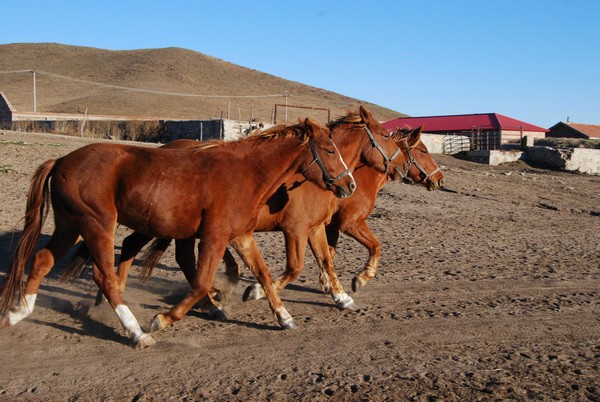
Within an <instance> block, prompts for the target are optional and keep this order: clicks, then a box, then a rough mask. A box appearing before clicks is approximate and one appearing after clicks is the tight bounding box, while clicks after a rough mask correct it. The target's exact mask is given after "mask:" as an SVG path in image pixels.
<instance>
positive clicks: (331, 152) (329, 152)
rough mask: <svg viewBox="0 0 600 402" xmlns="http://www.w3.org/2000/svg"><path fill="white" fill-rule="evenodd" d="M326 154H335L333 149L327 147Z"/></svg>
mask: <svg viewBox="0 0 600 402" xmlns="http://www.w3.org/2000/svg"><path fill="white" fill-rule="evenodd" d="M327 154H328V155H333V154H335V151H333V150H331V149H328V150H327Z"/></svg>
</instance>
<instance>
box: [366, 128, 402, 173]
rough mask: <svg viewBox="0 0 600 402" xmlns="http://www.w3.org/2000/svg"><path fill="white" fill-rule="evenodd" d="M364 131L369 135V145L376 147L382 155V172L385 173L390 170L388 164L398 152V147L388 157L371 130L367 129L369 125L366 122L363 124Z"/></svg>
mask: <svg viewBox="0 0 600 402" xmlns="http://www.w3.org/2000/svg"><path fill="white" fill-rule="evenodd" d="M365 131H366V132H367V135H368V136H369V139H370V140H371V147H372V148H375V149H377V150H378V151H379V153H380V154H381V156H383V165H384V166H385V171H384V173H385V174H386V175H387V174H388V173H389V172H390V165H391V163H392V161H393V160H394V159H396V157H397V156H398V155H399V154H400V148H398V149H397V150H396V152H394V154H393V155H392V156H390V157H388V156H387V154H386V153H385V150H384V149H383V148H382V146H381V145H379V143H378V142H377V141H376V140H375V136H374V135H373V133H372V132H371V130H369V127H368V126H367V125H366V124H365ZM396 169H398V168H396Z"/></svg>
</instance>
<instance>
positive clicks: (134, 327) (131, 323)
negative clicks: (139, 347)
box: [115, 304, 146, 342]
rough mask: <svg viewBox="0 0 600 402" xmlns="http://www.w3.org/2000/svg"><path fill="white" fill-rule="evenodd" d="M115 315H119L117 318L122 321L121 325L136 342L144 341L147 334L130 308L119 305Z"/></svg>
mask: <svg viewBox="0 0 600 402" xmlns="http://www.w3.org/2000/svg"><path fill="white" fill-rule="evenodd" d="M115 313H117V317H119V321H121V325H123V328H125V331H127V332H128V333H129V334H130V335H133V340H134V342H137V341H138V340H140V339H142V338H143V337H144V335H146V333H144V331H142V328H141V327H140V324H139V323H138V320H137V319H136V318H135V316H134V315H133V313H132V312H131V310H129V307H127V306H126V305H124V304H119V305H118V306H117V307H116V308H115Z"/></svg>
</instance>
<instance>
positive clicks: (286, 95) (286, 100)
mask: <svg viewBox="0 0 600 402" xmlns="http://www.w3.org/2000/svg"><path fill="white" fill-rule="evenodd" d="M287 105H288V92H287V91H285V122H286V123H287V122H288V114H287Z"/></svg>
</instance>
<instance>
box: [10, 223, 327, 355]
mask: <svg viewBox="0 0 600 402" xmlns="http://www.w3.org/2000/svg"><path fill="white" fill-rule="evenodd" d="M21 234H22V231H19V230H13V231H9V232H4V233H0V281H1V280H2V277H4V276H5V275H6V274H7V273H8V270H9V268H10V262H11V260H12V255H13V253H14V250H15V248H16V246H17V243H18V241H19V239H20V237H21ZM49 239H50V235H46V234H42V235H41V237H40V240H39V241H38V244H37V246H36V248H35V251H34V253H35V252H37V251H39V250H41V249H42V248H43V247H44V245H45V244H46V243H47V241H48V240H49ZM77 247H78V246H75V247H72V248H71V249H70V250H69V251H68V252H67V253H66V254H65V255H64V256H63V257H62V258H61V259H60V260H59V261H57V263H56V264H55V266H54V267H53V268H52V270H51V271H50V272H49V273H48V275H47V278H50V279H53V280H56V281H60V279H61V278H62V276H63V274H64V273H65V271H66V269H67V267H68V266H69V263H70V262H71V260H72V259H73V257H74V255H75V253H76V250H77ZM120 251H121V246H120V245H118V244H115V261H118V257H119V255H120ZM137 263H139V261H137V260H135V261H134V266H137ZM133 269H135V268H133ZM156 269H159V270H166V271H173V270H176V271H179V269H178V267H172V266H169V265H166V264H162V263H159V264H157V266H156ZM91 271H92V270H91V269H84V270H83V272H82V273H81V275H80V276H79V277H78V278H74V279H73V280H74V281H78V282H79V283H80V284H84V283H89V284H90V286H91V289H93V290H91V293H95V291H96V290H97V287H96V286H95V285H94V284H93V278H92V272H91ZM133 272H135V271H133ZM132 276H133V278H132V279H133V280H131V281H129V282H128V287H131V288H133V289H140V290H144V291H147V292H151V293H153V294H157V295H159V298H158V299H157V302H158V303H161V302H162V303H164V304H167V305H174V304H177V303H178V302H179V301H181V299H182V298H183V297H184V296H185V295H186V292H184V291H182V292H172V291H171V292H169V293H168V294H165V289H173V279H171V278H161V277H152V278H151V280H149V281H147V282H142V281H141V280H139V276H138V280H135V279H136V278H135V274H134V275H132ZM239 281H240V282H241V283H244V282H246V283H248V284H250V283H253V282H255V280H254V278H248V277H245V276H244V275H242V276H241V277H240V278H239ZM181 283H182V287H184V286H185V284H186V282H185V278H184V276H183V273H182V274H181ZM40 290H41V291H42V292H43V294H44V297H42V298H38V302H37V304H38V306H39V307H43V308H48V309H51V310H53V311H57V312H60V313H63V314H66V315H69V316H70V317H71V318H72V319H73V320H74V321H77V322H80V323H81V326H80V327H77V326H69V325H65V324H59V323H53V322H48V321H45V320H43V319H40V318H38V317H36V316H35V315H34V316H32V317H29V318H28V320H30V321H31V322H34V323H37V324H40V325H45V326H50V327H52V328H55V329H59V330H61V331H64V332H66V333H72V334H78V335H81V336H93V337H96V338H98V339H102V340H110V341H116V342H119V343H122V344H129V343H130V339H129V338H127V337H126V336H124V335H122V334H119V332H117V331H116V330H115V327H114V325H113V324H112V323H109V324H106V323H104V322H102V321H98V320H97V319H95V318H93V317H91V316H90V315H89V314H87V312H88V311H89V310H85V308H84V309H83V310H85V311H82V307H81V306H82V305H86V304H87V305H89V306H91V305H93V300H94V299H95V295H93V294H90V289H86V287H85V286H76V287H73V286H71V287H61V286H57V285H55V284H54V283H50V284H48V283H44V282H42V284H41V285H40ZM286 290H291V291H294V292H305V293H318V294H320V293H321V291H320V290H317V289H313V288H310V287H306V286H302V285H295V284H290V285H288V286H287V287H286ZM70 299H77V300H81V301H79V302H77V303H73V302H72V301H70ZM284 300H285V301H286V302H290V303H307V304H314V305H318V306H323V307H330V305H329V304H327V303H319V302H311V301H306V300H294V299H293V298H289V297H287V298H286V299H284ZM158 303H157V304H150V303H141V304H140V307H142V308H144V309H154V310H157V311H159V310H161V309H163V308H164V305H160V304H158ZM187 315H188V316H190V317H194V318H198V319H202V320H212V318H211V317H209V315H208V313H206V312H204V311H202V310H200V309H198V308H194V309H192V310H190V311H189V312H188V314H187ZM221 322H223V323H226V324H234V325H239V326H243V327H247V328H251V329H260V330H268V331H279V330H281V328H280V327H279V326H275V325H267V324H260V323H256V322H250V321H242V320H238V319H232V318H229V317H227V318H226V319H224V320H221Z"/></svg>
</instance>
